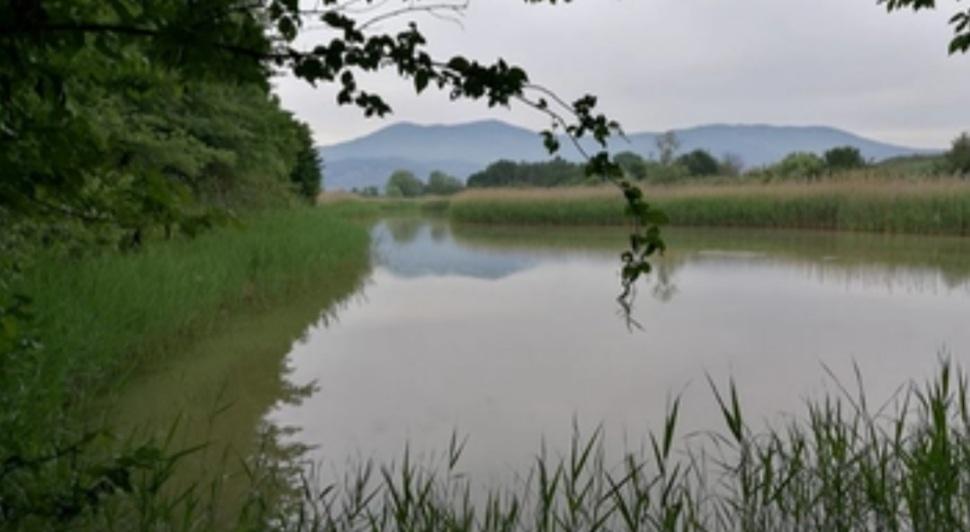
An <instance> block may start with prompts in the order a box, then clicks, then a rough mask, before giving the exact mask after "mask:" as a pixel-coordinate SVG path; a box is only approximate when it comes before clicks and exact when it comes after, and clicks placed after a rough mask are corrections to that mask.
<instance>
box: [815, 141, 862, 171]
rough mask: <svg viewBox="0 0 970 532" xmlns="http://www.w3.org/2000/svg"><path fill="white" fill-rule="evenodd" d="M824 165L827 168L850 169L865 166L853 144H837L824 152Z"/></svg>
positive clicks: (860, 154)
mask: <svg viewBox="0 0 970 532" xmlns="http://www.w3.org/2000/svg"><path fill="white" fill-rule="evenodd" d="M823 157H824V158H825V166H827V167H828V169H829V170H852V169H855V168H862V167H864V166H866V160H865V159H864V158H863V157H862V153H861V152H860V151H859V148H856V147H853V146H839V147H837V148H832V149H830V150H828V151H826V152H825V154H824V155H823Z"/></svg>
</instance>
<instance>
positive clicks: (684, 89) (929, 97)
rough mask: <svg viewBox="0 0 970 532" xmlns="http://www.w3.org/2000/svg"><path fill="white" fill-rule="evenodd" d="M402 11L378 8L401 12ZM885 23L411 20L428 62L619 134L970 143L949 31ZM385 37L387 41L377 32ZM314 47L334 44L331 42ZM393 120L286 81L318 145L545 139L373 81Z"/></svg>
mask: <svg viewBox="0 0 970 532" xmlns="http://www.w3.org/2000/svg"><path fill="white" fill-rule="evenodd" d="M400 3H401V0H390V1H389V2H388V3H387V5H389V6H393V7H399V6H400ZM939 3H940V4H941V7H940V9H938V10H937V11H936V12H921V13H919V14H914V13H911V12H908V11H907V12H899V13H895V14H893V15H888V14H886V12H885V10H884V9H883V8H882V7H881V6H877V5H876V0H575V2H574V3H573V4H569V5H558V6H545V5H540V6H532V5H526V4H525V3H524V2H523V1H522V0H471V5H470V6H469V8H468V10H467V12H466V14H465V17H464V19H463V26H461V27H460V26H458V25H455V24H452V23H448V22H444V21H441V20H438V19H435V18H422V17H412V18H414V19H415V20H416V21H417V22H418V23H419V26H420V27H421V28H422V30H423V31H424V32H425V34H426V35H427V37H428V38H429V42H430V48H431V50H432V51H433V52H434V55H435V56H436V57H448V56H450V55H452V54H456V53H460V54H462V55H465V56H467V57H473V58H477V59H480V60H483V61H492V60H494V59H495V58H498V57H503V58H505V59H506V60H508V61H509V62H512V63H516V64H519V65H521V66H523V67H525V68H526V70H527V71H528V72H529V75H530V78H531V79H532V80H533V81H535V82H537V83H541V84H543V85H546V86H549V87H552V88H554V89H555V90H557V91H558V92H559V93H560V94H562V95H564V96H567V97H569V98H570V99H572V98H575V97H578V96H581V95H582V94H584V93H587V92H589V93H593V94H596V95H597V96H599V98H600V105H601V108H602V110H603V111H605V112H606V113H607V114H608V115H610V116H611V117H614V118H617V119H618V120H619V121H620V122H621V123H622V124H623V126H624V128H625V129H626V130H627V131H631V132H633V131H644V130H650V131H661V130H666V129H672V128H681V127H689V126H694V125H700V124H708V123H768V124H780V125H829V126H834V127H839V128H843V129H847V130H850V131H852V132H855V133H859V134H861V135H864V136H868V137H872V138H875V139H877V140H882V141H888V142H894V143H899V144H904V145H909V146H915V147H943V146H945V145H947V144H948V143H949V141H950V139H952V138H953V137H954V136H955V135H956V134H957V133H958V132H959V131H961V130H967V129H970V99H968V97H970V55H958V56H948V55H947V53H946V50H947V44H948V43H949V39H950V36H951V29H950V27H949V26H948V25H947V19H948V18H949V16H950V15H952V14H953V13H954V12H955V10H956V9H957V7H959V6H960V4H958V3H956V2H955V1H954V0H942V1H941V2H939ZM384 29H393V26H385V27H384ZM310 36H314V37H318V38H326V39H329V35H327V34H326V33H310ZM364 84H365V85H366V87H365V88H366V89H367V90H371V91H376V92H379V93H380V94H382V95H383V96H385V99H386V100H387V101H388V102H389V103H390V104H391V106H392V107H393V108H394V114H393V115H392V116H390V117H388V118H385V119H384V120H380V119H376V118H372V119H366V118H364V117H363V115H362V114H361V113H360V112H359V111H358V110H356V109H355V108H352V107H338V106H337V105H336V104H335V100H334V95H335V90H334V89H333V88H332V87H326V86H322V87H318V88H316V89H313V88H311V87H309V86H308V85H306V84H305V83H304V82H301V81H298V80H294V79H289V78H280V79H278V80H277V92H278V93H279V95H280V96H281V98H282V100H283V104H284V106H285V107H287V108H288V109H290V110H292V111H294V112H295V113H296V114H297V115H298V116H299V117H300V118H301V119H303V120H305V121H307V122H309V123H310V125H311V126H312V128H313V130H314V134H315V137H316V141H317V142H318V143H319V144H330V143H334V142H339V141H342V140H348V139H350V138H353V137H357V136H361V135H364V134H367V133H369V132H371V131H373V130H375V129H378V128H380V127H382V126H384V125H386V124H387V123H390V122H394V121H402V120H407V121H412V122H418V123H455V122H464V121H468V120H475V119H482V118H498V119H502V120H505V121H508V122H511V123H515V124H519V125H523V126H526V127H531V128H535V129H538V128H541V127H544V126H546V122H545V120H543V118H542V117H541V116H539V115H537V114H536V113H535V112H534V111H530V110H528V109H523V108H513V109H511V110H507V109H488V108H487V107H486V106H485V104H484V103H468V102H450V101H449V100H448V98H447V97H445V96H444V95H443V94H440V93H436V92H435V91H428V92H426V93H425V94H424V95H422V96H420V97H419V96H415V95H414V92H413V89H412V86H411V84H410V83H409V82H403V81H401V80H400V79H399V78H395V77H394V76H393V75H379V76H376V77H372V78H366V80H365V83H364Z"/></svg>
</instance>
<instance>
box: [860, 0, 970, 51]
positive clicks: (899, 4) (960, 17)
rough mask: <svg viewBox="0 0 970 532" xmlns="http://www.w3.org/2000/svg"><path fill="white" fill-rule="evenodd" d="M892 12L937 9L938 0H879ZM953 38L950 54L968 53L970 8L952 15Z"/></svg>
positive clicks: (969, 47)
mask: <svg viewBox="0 0 970 532" xmlns="http://www.w3.org/2000/svg"><path fill="white" fill-rule="evenodd" d="M878 2H879V3H880V4H883V5H885V6H886V9H887V10H888V11H890V12H892V11H898V10H901V9H912V10H913V11H920V10H922V9H936V7H937V1H936V0H878ZM950 25H951V26H953V38H952V39H951V40H950V54H956V53H966V52H967V51H968V50H970V9H966V10H958V11H957V12H956V13H954V14H953V16H952V17H950Z"/></svg>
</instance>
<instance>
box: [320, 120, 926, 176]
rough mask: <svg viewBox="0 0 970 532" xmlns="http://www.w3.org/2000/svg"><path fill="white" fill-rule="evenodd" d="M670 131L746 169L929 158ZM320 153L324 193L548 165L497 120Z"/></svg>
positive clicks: (826, 142) (827, 139)
mask: <svg viewBox="0 0 970 532" xmlns="http://www.w3.org/2000/svg"><path fill="white" fill-rule="evenodd" d="M675 131H676V134H677V137H678V138H679V139H680V142H681V151H682V152H683V151H690V150H693V149H697V148H703V149H705V150H708V151H709V152H711V153H712V154H714V155H716V156H721V155H724V154H726V153H731V154H735V155H738V156H739V157H741V160H742V161H743V162H744V164H745V166H747V167H753V166H761V165H765V164H770V163H773V162H775V161H777V160H779V159H781V158H782V157H784V156H785V155H786V154H788V153H790V152H793V151H813V152H817V153H821V152H823V151H825V150H827V149H829V148H832V147H834V146H844V145H850V146H855V147H856V148H859V150H860V151H861V152H862V154H863V156H864V157H866V158H867V159H871V160H874V161H881V160H884V159H888V158H892V157H901V156H907V155H914V154H926V153H932V151H931V150H925V149H920V148H911V147H905V146H897V145H893V144H888V143H884V142H879V141H876V140H872V139H867V138H864V137H861V136H858V135H855V134H853V133H850V132H847V131H843V130H840V129H836V128H831V127H821V126H772V125H727V124H717V125H705V126H698V127H693V128H687V129H681V130H675ZM657 135H658V133H656V132H640V133H631V134H629V135H628V139H629V142H624V141H623V140H616V141H615V144H614V145H612V148H613V149H614V150H616V151H623V150H631V151H634V152H637V153H639V154H641V155H643V156H645V157H649V156H651V154H652V153H654V152H655V151H656V148H655V146H654V141H655V139H656V136H657ZM590 149H592V147H590ZM320 154H321V155H322V156H323V159H324V162H325V164H326V171H325V176H326V177H325V184H326V188H327V189H330V190H337V189H343V190H349V189H351V188H354V187H357V188H361V187H365V186H371V185H373V186H381V185H383V184H384V182H385V181H386V179H387V176H388V175H390V173H391V172H393V171H394V170H396V169H400V168H403V169H407V170H410V171H412V172H414V173H415V174H416V175H418V176H419V177H421V178H426V177H427V175H428V173H430V172H431V171H432V170H435V169H439V170H443V171H445V172H448V173H451V174H453V175H456V176H458V177H461V178H465V177H467V176H468V175H469V174H471V173H473V172H475V171H477V170H480V169H482V168H484V167H485V166H487V165H488V164H489V163H491V162H493V161H496V160H498V159H511V160H514V161H538V160H543V159H547V158H548V154H547V153H546V152H545V150H544V149H543V148H542V143H541V141H540V139H539V137H538V135H537V134H536V133H535V132H533V131H531V130H528V129H525V128H521V127H518V126H513V125H510V124H506V123H504V122H501V121H497V120H488V121H482V122H469V123H464V124H455V125H419V124H413V123H409V122H401V123H397V124H392V125H389V126H387V127H384V128H381V129H379V130H377V131H375V132H374V133H371V134H369V135H365V136H363V137H360V138H357V139H353V140H350V141H347V142H342V143H339V144H334V145H331V146H324V147H321V148H320ZM561 155H562V156H563V157H564V158H566V159H570V160H578V158H579V156H578V153H577V152H576V150H575V149H574V148H572V147H571V146H570V145H569V144H568V143H563V152H562V154H561Z"/></svg>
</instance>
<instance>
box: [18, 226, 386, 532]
mask: <svg viewBox="0 0 970 532" xmlns="http://www.w3.org/2000/svg"><path fill="white" fill-rule="evenodd" d="M241 225H242V227H224V228H221V229H217V230H214V231H211V232H209V233H207V234H204V235H202V236H199V237H197V238H195V239H191V240H181V239H178V240H172V241H167V242H161V241H157V242H156V241H152V242H150V243H149V244H148V245H147V246H146V247H145V249H143V250H140V251H138V252H134V253H115V252H104V253H102V254H98V255H94V256H90V257H87V258H81V259H65V258H63V257H56V258H57V259H58V260H46V261H45V260H42V259H44V258H45V257H41V258H39V259H38V260H37V266H36V267H35V268H33V269H31V270H30V271H28V272H27V273H26V274H25V275H24V279H23V282H22V285H21V286H20V287H19V288H20V289H21V290H22V291H23V292H24V293H26V294H29V295H30V296H31V297H32V299H33V306H32V308H33V309H34V315H33V320H32V321H30V322H29V323H30V325H31V327H32V328H33V329H34V330H33V331H31V333H32V334H35V335H36V336H37V337H38V338H40V339H41V340H43V343H42V344H41V343H38V342H29V341H28V340H25V344H24V345H25V346H27V347H28V349H24V350H23V351H13V353H14V354H16V355H20V356H9V357H5V358H4V359H3V360H0V362H2V370H0V377H2V378H3V384H4V385H3V386H2V387H0V404H2V405H3V408H2V411H0V529H7V528H13V529H22V530H46V529H56V530H60V529H64V528H70V526H69V524H70V523H72V522H73V521H74V520H76V519H80V520H82V522H85V523H86V522H88V521H87V519H88V518H89V517H90V516H89V515H88V514H89V512H92V511H95V510H97V511H100V510H98V509H100V508H101V507H102V503H103V502H104V501H105V500H107V499H111V498H112V495H114V494H118V493H123V494H125V496H123V497H121V498H125V497H129V498H130V499H133V498H136V497H137V498H138V504H139V505H141V506H142V507H143V508H144V509H145V510H144V511H138V512H137V513H138V514H139V515H141V520H142V521H147V522H153V521H155V520H157V519H156V518H155V517H152V515H154V513H148V514H146V512H148V511H149V509H150V510H151V512H156V513H157V512H159V511H160V510H159V508H160V506H159V505H161V504H162V503H163V497H162V496H161V495H160V493H159V489H160V486H161V484H162V483H168V484H171V478H173V475H174V473H173V471H174V467H175V463H176V462H178V461H179V458H180V457H181V456H182V455H181V454H180V453H166V452H163V449H162V447H163V446H161V445H159V444H158V443H157V442H155V441H153V440H145V439H137V438H136V439H123V440H126V441H118V440H117V439H115V438H112V437H109V436H110V435H105V434H104V431H103V430H102V427H103V424H104V423H105V422H104V420H103V419H102V418H103V417H104V415H105V414H104V412H102V410H103V408H102V407H103V406H104V405H103V404H100V402H101V401H103V400H104V398H105V397H106V395H107V394H110V392H116V391H117V390H118V388H120V387H122V386H124V384H125V383H126V382H127V381H128V379H126V377H127V376H129V375H131V374H132V373H133V372H137V371H138V370H139V369H141V368H143V367H144V366H145V364H146V362H151V361H155V360H158V359H162V360H164V359H173V358H176V357H178V356H179V355H180V354H181V353H182V352H183V351H186V350H187V349H186V347H187V346H190V345H192V344H193V343H197V340H198V339H199V338H200V337H203V336H206V335H208V334H210V333H211V332H213V330H215V329H216V328H218V327H220V326H221V325H223V324H225V323H226V321H227V318H228V317H229V316H234V315H237V314H239V313H240V312H242V311H246V310H252V309H257V308H265V307H268V306H270V305H273V304H276V303H279V302H281V301H282V300H283V299H284V298H287V297H288V296H291V295H292V294H294V293H296V292H304V291H309V290H311V289H312V290H313V294H315V295H316V296H317V299H316V304H317V305H318V306H317V309H318V310H320V309H324V308H326V307H328V306H329V305H331V304H333V303H334V302H336V301H339V300H340V299H341V298H344V297H346V296H347V295H348V293H349V292H350V291H353V290H355V289H356V288H357V287H358V286H359V283H360V282H361V279H362V277H363V276H364V275H365V274H366V272H367V270H368V261H369V259H368V249H369V247H368V246H369V238H368V235H367V231H366V229H365V228H364V227H362V226H360V225H357V224H353V223H349V222H346V221H343V220H341V219H339V218H337V217H335V216H334V215H332V214H330V213H329V212H328V210H327V209H326V208H315V209H311V208H301V209H290V210H285V211H276V212H265V213H262V214H260V215H254V216H253V217H250V218H247V219H244V220H243V221H242V223H241ZM21 353H22V355H21ZM154 400H155V401H158V402H164V401H169V400H171V397H165V396H164V394H163V395H162V396H159V397H155V398H154ZM195 443H205V442H193V445H194V444H195ZM191 447H192V446H190V448H191ZM192 454H193V453H189V455H192ZM179 474H180V475H181V474H182V472H180V473H179ZM136 477H137V479H136ZM136 480H138V481H137V482H136ZM142 480H143V481H144V482H143V483H142V484H139V482H141V481H142ZM163 513H165V512H163ZM165 515H169V514H167V513H165ZM122 522H125V523H127V524H128V527H127V528H132V527H134V528H137V527H138V526H137V525H132V524H131V521H128V520H123V521H122ZM82 528H84V527H82ZM87 528H92V529H101V528H104V526H102V525H97V526H95V525H92V526H90V527H87ZM121 528H122V529H125V527H121Z"/></svg>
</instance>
